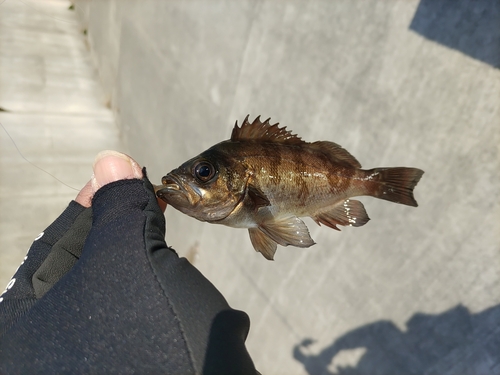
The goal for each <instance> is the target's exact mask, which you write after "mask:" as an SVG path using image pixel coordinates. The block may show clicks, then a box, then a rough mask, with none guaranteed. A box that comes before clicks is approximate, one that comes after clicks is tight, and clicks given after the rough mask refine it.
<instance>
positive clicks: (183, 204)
mask: <svg viewBox="0 0 500 375" xmlns="http://www.w3.org/2000/svg"><path fill="white" fill-rule="evenodd" d="M155 193H156V196H157V197H158V198H160V199H161V200H163V201H164V202H166V203H167V204H169V205H171V206H173V207H175V208H176V209H178V210H179V211H181V212H183V213H185V214H188V215H189V213H188V212H185V211H187V208H188V207H193V206H196V202H194V201H193V199H191V195H190V194H189V193H188V191H187V190H186V189H185V188H184V184H182V183H181V182H180V181H179V180H178V179H177V178H176V177H174V176H171V175H170V174H168V175H166V176H164V177H163V178H162V185H160V186H157V187H156V188H155Z"/></svg>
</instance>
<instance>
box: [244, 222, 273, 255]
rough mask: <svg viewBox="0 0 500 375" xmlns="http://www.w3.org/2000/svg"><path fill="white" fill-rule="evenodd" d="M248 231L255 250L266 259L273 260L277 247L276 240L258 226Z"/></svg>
mask: <svg viewBox="0 0 500 375" xmlns="http://www.w3.org/2000/svg"><path fill="white" fill-rule="evenodd" d="M248 233H249V234H250V241H252V245H253V247H254V249H255V251H259V252H260V253H262V255H264V257H265V258H266V259H268V260H273V259H274V253H275V252H276V247H277V245H276V242H274V241H273V240H272V239H271V238H270V237H268V236H267V235H266V234H265V233H264V232H262V231H261V230H260V229H259V228H250V229H249V230H248Z"/></svg>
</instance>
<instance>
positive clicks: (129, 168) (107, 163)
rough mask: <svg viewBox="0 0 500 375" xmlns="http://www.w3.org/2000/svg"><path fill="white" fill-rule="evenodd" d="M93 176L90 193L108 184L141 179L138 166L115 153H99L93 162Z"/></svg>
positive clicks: (128, 158) (129, 158) (126, 156)
mask: <svg viewBox="0 0 500 375" xmlns="http://www.w3.org/2000/svg"><path fill="white" fill-rule="evenodd" d="M93 169H94V174H93V176H92V177H91V179H90V182H91V185H92V192H93V193H95V192H96V191H97V190H99V188H101V187H102V186H104V185H106V184H109V183H110V182H114V181H118V180H125V179H132V178H142V177H143V176H142V170H141V167H140V165H139V164H137V162H136V161H135V160H134V159H132V158H131V157H130V156H128V155H125V154H122V153H121V152H117V151H111V150H106V151H101V152H100V153H99V154H97V156H96V158H95V160H94V166H93Z"/></svg>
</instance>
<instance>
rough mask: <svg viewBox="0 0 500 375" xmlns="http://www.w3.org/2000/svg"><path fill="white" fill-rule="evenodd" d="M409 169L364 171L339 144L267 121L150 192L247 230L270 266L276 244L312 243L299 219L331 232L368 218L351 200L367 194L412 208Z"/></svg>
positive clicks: (416, 173)
mask: <svg viewBox="0 0 500 375" xmlns="http://www.w3.org/2000/svg"><path fill="white" fill-rule="evenodd" d="M423 173H424V172H423V171H422V170H420V169H416V168H404V167H401V168H375V169H368V170H364V169H361V164H360V163H359V162H358V161H357V160H356V159H355V158H354V157H353V156H352V155H351V154H350V153H349V152H347V151H346V150H345V149H343V148H342V147H341V146H339V145H337V144H335V143H333V142H327V141H319V142H313V143H309V142H305V141H303V140H302V139H301V138H300V137H298V136H297V135H294V134H292V133H291V132H290V131H287V130H286V128H284V127H283V128H280V127H278V124H274V125H271V124H270V123H269V119H267V120H266V121H264V122H261V121H260V116H259V117H257V118H256V119H255V120H254V121H253V122H252V123H250V122H249V121H248V116H247V117H246V118H245V120H244V121H243V124H242V125H241V127H239V126H238V122H236V124H235V126H234V129H233V132H232V134H231V139H229V140H227V141H223V142H221V143H218V144H216V145H215V146H213V147H211V148H209V149H208V150H206V151H205V152H203V153H201V154H200V155H198V156H196V157H194V158H192V159H191V160H188V161H187V162H185V163H184V164H182V165H181V166H180V167H179V168H177V169H174V170H173V171H172V172H170V173H169V174H167V175H166V176H164V177H163V178H162V185H161V186H157V187H156V194H157V196H158V197H159V198H161V199H162V200H164V201H165V202H167V204H169V205H171V206H173V207H174V208H176V209H178V210H179V211H181V212H183V213H185V214H187V215H189V216H192V217H194V218H196V219H198V220H201V221H207V222H209V223H214V224H224V225H228V226H230V227H235V228H248V231H249V233H250V240H251V241H252V245H253V247H254V248H255V250H256V251H260V252H261V253H262V255H264V257H266V258H267V259H270V260H272V259H273V257H274V253H275V252H276V247H277V244H280V245H282V246H288V245H292V246H298V247H309V246H311V245H314V241H313V240H312V239H311V236H310V235H309V230H308V229H307V226H306V225H305V224H304V222H303V221H302V220H301V219H299V217H305V216H309V217H311V218H312V219H314V221H316V223H318V224H324V225H326V226H328V227H330V228H333V229H337V230H339V229H338V227H337V225H349V226H354V227H360V226H362V225H364V224H366V223H367V222H368V220H369V218H368V215H367V214H366V211H365V208H364V207H363V204H362V203H361V202H359V201H357V200H353V199H351V198H352V197H356V196H360V195H369V196H372V197H375V198H381V199H385V200H388V201H391V202H396V203H401V204H405V205H408V206H415V207H416V206H417V202H416V201H415V199H414V197H413V188H414V187H415V186H416V185H417V183H418V181H419V180H420V177H421V176H422V174H423Z"/></svg>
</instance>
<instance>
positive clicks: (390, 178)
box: [366, 167, 424, 207]
mask: <svg viewBox="0 0 500 375" xmlns="http://www.w3.org/2000/svg"><path fill="white" fill-rule="evenodd" d="M366 173H367V179H368V180H371V181H373V182H374V183H375V184H374V185H373V186H371V188H370V193H369V195H371V196H373V197H375V198H380V199H385V200H388V201H391V202H394V203H401V204H406V205H407V206H413V207H417V206H418V204H417V201H416V200H415V198H414V197H413V189H414V188H415V186H416V185H417V183H418V181H420V178H421V177H422V175H423V174H424V171H422V170H421V169H417V168H405V167H397V168H375V169H370V170H368V171H366Z"/></svg>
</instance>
